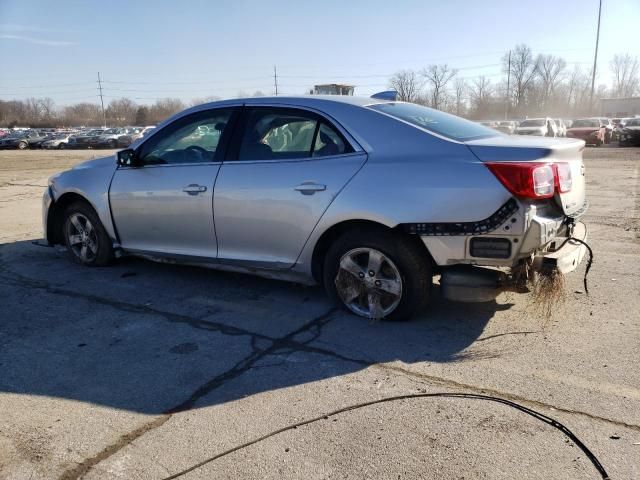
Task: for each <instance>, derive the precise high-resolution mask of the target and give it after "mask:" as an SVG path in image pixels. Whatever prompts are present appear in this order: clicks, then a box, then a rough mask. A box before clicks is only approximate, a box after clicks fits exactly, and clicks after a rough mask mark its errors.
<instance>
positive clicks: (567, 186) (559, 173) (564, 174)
mask: <svg viewBox="0 0 640 480" xmlns="http://www.w3.org/2000/svg"><path fill="white" fill-rule="evenodd" d="M554 166H555V167H556V189H557V190H558V193H567V192H569V191H571V186H572V184H573V179H572V177H571V165H569V164H568V163H565V162H560V163H554Z"/></svg>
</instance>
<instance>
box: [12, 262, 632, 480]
mask: <svg viewBox="0 0 640 480" xmlns="http://www.w3.org/2000/svg"><path fill="white" fill-rule="evenodd" d="M0 270H4V272H5V275H0V279H3V280H5V281H6V282H7V283H8V284H13V285H17V286H22V287H25V288H36V289H41V290H44V291H46V292H47V293H51V294H54V295H62V296H67V297H71V298H80V299H84V300H86V301H89V302H94V303H98V304H101V305H106V306H110V307H112V308H115V309H119V310H122V311H126V312H130V313H136V314H153V315H157V316H161V317H163V318H165V319H166V320H168V321H169V322H171V323H182V324H186V325H189V326H191V327H193V328H196V329H201V330H205V331H212V332H217V333H221V334H223V335H230V336H249V337H250V339H251V347H252V351H251V353H250V354H249V355H247V356H246V357H245V358H243V359H242V360H240V361H239V362H238V363H236V365H234V366H233V367H231V368H230V369H229V370H227V371H225V372H223V373H221V374H219V375H217V376H216V377H214V378H213V379H211V380H209V381H208V382H206V383H205V384H203V385H201V386H200V387H198V388H197V389H196V390H195V391H194V392H193V393H192V394H191V395H190V396H189V397H188V398H187V399H186V400H184V401H183V402H182V403H180V404H179V405H176V406H175V407H173V408H171V409H169V410H167V411H166V412H165V413H164V414H163V415H161V416H159V417H157V418H155V419H153V420H152V421H150V422H148V423H146V424H144V425H142V426H141V427H138V428H137V429H135V430H132V431H130V432H128V433H125V434H123V435H121V436H120V437H119V438H118V440H117V441H116V442H114V443H112V444H110V445H108V446H107V447H105V448H104V449H103V450H101V451H100V452H99V453H97V454H96V455H94V456H92V457H89V458H87V459H85V460H84V461H82V462H80V463H78V464H76V466H75V467H73V468H71V469H68V470H67V471H65V472H63V474H62V476H60V477H59V479H60V480H71V479H77V478H80V477H82V476H83V475H85V474H86V473H87V472H88V471H89V470H91V469H92V468H93V467H94V466H96V465H97V464H99V463H101V462H102V461H104V460H106V459H108V458H109V457H111V456H113V455H114V454H116V453H117V452H118V451H120V450H121V449H122V448H124V447H126V446H127V445H129V444H131V443H132V442H133V441H135V440H136V439H138V438H140V437H142V436H143V435H145V434H146V433H148V432H149V431H152V430H154V429H156V428H159V427H161V426H162V425H164V424H165V423H166V422H167V421H168V420H169V419H170V418H171V417H172V415H173V414H175V413H179V412H183V411H186V410H189V409H191V408H193V407H194V406H195V405H196V403H197V401H198V400H200V399H201V398H203V397H204V396H206V395H208V394H210V393H211V392H213V391H214V390H216V389H217V388H219V387H221V386H222V385H224V384H225V383H226V382H228V381H230V380H233V379H235V378H238V377H239V376H241V375H243V374H244V373H246V372H247V371H249V370H251V369H253V368H258V367H256V363H257V362H258V361H259V360H261V359H263V358H264V357H267V356H270V355H283V354H291V353H296V352H304V353H314V354H318V355H324V356H329V357H331V358H334V359H337V360H340V361H344V362H351V363H355V364H358V365H360V366H363V367H374V368H378V369H381V370H383V371H385V372H394V373H399V374H402V375H405V376H407V377H410V378H413V379H417V380H419V381H421V382H428V383H429V384H436V385H443V386H447V387H450V388H455V389H462V390H466V391H471V392H476V393H482V394H484V393H490V394H493V395H496V396H500V397H503V398H505V399H509V400H513V401H518V402H521V403H524V404H529V405H535V406H538V407H543V408H547V409H550V410H556V411H560V412H563V413H567V414H574V415H580V416H584V417H587V418H589V419H591V420H596V421H602V422H606V423H609V424H612V425H616V426H620V427H625V428H629V429H632V430H635V431H640V425H634V424H629V423H626V422H621V421H617V420H613V419H609V418H606V417H601V416H598V415H593V414H590V413H587V412H584V411H579V410H571V409H568V408H562V407H558V406H555V405H552V404H548V403H545V402H540V401H537V400H531V399H528V398H524V397H521V396H518V395H514V394H509V393H504V392H501V391H499V390H496V389H491V388H482V387H477V386H474V385H469V384H465V383H461V382H457V381H455V380H450V379H446V378H442V377H437V376H433V375H428V374H423V373H420V372H415V371H411V370H409V369H405V368H402V367H398V366H394V365H388V364H380V363H375V362H374V361H369V360H364V359H359V358H352V357H348V356H346V355H342V354H340V353H338V352H334V351H332V350H329V349H326V348H322V347H318V346H314V345H310V343H312V342H314V341H315V340H317V339H318V338H319V337H320V336H321V334H322V327H323V326H324V325H326V324H327V323H328V322H329V321H330V320H331V317H332V315H333V313H334V312H335V311H336V309H335V308H334V309H331V310H329V311H328V312H326V313H324V314H322V315H320V316H319V317H316V318H314V319H313V320H311V321H309V322H307V323H306V324H304V325H303V326H301V327H299V328H298V329H296V330H294V331H292V332H290V333H288V334H287V335H284V336H283V337H280V338H274V337H270V336H268V335H263V334H259V333H256V332H251V331H248V330H244V329H241V328H238V327H233V326H229V325H225V324H220V323H217V322H212V321H205V320H202V319H199V318H195V317H190V316H187V315H181V314H175V313H171V312H166V311H162V310H158V309H155V308H151V307H149V306H146V305H144V306H143V305H137V304H130V303H127V302H121V301H116V300H110V299H106V298H103V297H99V296H97V295H91V294H84V293H78V292H75V291H71V290H67V289H63V288H59V287H53V286H51V285H49V284H47V283H46V282H42V281H38V280H35V279H31V278H28V277H25V276H23V275H20V274H18V273H16V272H13V271H11V270H10V269H8V268H7V267H6V264H4V262H2V261H1V260H0ZM6 274H9V275H11V276H13V278H10V277H8V276H7V275H6ZM304 333H311V335H310V336H309V338H307V339H305V340H304V341H302V342H301V341H298V340H296V339H295V337H296V336H299V335H301V334H304ZM529 333H537V332H533V331H532V332H506V333H502V334H496V335H492V336H490V337H485V338H483V339H481V340H487V339H489V338H494V337H498V336H503V335H509V334H529ZM258 340H262V341H266V342H268V346H267V347H263V348H260V347H258ZM327 345H330V344H327Z"/></svg>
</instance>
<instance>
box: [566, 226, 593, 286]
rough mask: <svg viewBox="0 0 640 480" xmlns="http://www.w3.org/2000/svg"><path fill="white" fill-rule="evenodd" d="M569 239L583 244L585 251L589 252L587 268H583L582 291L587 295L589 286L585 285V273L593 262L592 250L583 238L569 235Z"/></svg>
mask: <svg viewBox="0 0 640 480" xmlns="http://www.w3.org/2000/svg"><path fill="white" fill-rule="evenodd" d="M569 240H574V241H576V242H578V243H580V244H582V245H584V246H585V247H586V248H587V251H588V252H589V260H588V261H587V268H585V270H584V279H583V282H584V291H585V293H586V294H587V295H589V287H588V286H587V275H589V270H591V264H592V263H593V250H591V247H590V246H589V245H587V242H585V241H584V240H580V239H579V238H575V237H571V238H569Z"/></svg>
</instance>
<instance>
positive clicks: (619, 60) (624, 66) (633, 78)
mask: <svg viewBox="0 0 640 480" xmlns="http://www.w3.org/2000/svg"><path fill="white" fill-rule="evenodd" d="M609 66H610V68H611V73H613V88H612V93H613V95H614V96H616V97H631V96H633V95H635V93H636V92H637V91H638V88H639V86H640V80H639V77H638V73H639V70H640V63H638V57H632V56H631V55H629V54H628V53H624V54H623V53H618V54H616V55H614V56H613V59H612V60H611V63H610V65H609Z"/></svg>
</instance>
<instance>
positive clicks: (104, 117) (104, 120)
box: [98, 72, 107, 127]
mask: <svg viewBox="0 0 640 480" xmlns="http://www.w3.org/2000/svg"><path fill="white" fill-rule="evenodd" d="M98 89H99V90H100V105H102V125H103V126H105V127H106V126H107V115H106V114H105V112H104V100H103V99H102V82H101V81H100V72H98Z"/></svg>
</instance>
